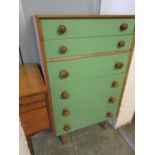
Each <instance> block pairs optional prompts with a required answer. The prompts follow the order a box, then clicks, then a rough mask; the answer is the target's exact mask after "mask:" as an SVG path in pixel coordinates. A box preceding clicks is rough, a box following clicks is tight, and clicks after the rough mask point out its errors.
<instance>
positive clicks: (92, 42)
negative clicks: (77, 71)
mask: <svg viewBox="0 0 155 155" xmlns="http://www.w3.org/2000/svg"><path fill="white" fill-rule="evenodd" d="M132 38H133V35H125V36H124V35H121V36H107V37H94V38H75V39H60V40H48V41H44V46H45V52H46V58H53V57H66V56H73V55H83V54H92V53H99V52H107V51H109V52H111V51H117V50H129V49H130V47H131V41H132ZM122 40H123V41H125V46H124V47H122V48H119V47H118V42H119V41H122ZM62 45H64V46H66V47H67V49H68V51H67V52H66V53H65V54H62V53H60V52H59V48H60V47H61V46H62Z"/></svg>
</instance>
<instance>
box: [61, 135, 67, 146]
mask: <svg viewBox="0 0 155 155" xmlns="http://www.w3.org/2000/svg"><path fill="white" fill-rule="evenodd" d="M60 141H61V144H66V143H67V136H65V135H61V136H60Z"/></svg>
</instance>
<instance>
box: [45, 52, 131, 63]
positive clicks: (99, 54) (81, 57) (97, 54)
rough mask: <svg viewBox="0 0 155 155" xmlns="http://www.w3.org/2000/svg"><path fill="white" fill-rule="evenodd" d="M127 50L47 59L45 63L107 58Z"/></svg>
mask: <svg viewBox="0 0 155 155" xmlns="http://www.w3.org/2000/svg"><path fill="white" fill-rule="evenodd" d="M128 52H129V51H128V50H125V51H111V52H101V53H93V54H86V55H75V56H68V57H57V58H49V59H47V60H46V62H47V63H49V62H55V61H68V60H75V59H84V58H91V57H99V56H108V55H112V54H120V53H128Z"/></svg>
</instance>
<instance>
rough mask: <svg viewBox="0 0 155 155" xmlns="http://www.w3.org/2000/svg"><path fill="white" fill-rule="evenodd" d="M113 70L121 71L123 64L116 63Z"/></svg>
mask: <svg viewBox="0 0 155 155" xmlns="http://www.w3.org/2000/svg"><path fill="white" fill-rule="evenodd" d="M115 68H116V69H121V68H123V63H122V62H117V63H116V64H115Z"/></svg>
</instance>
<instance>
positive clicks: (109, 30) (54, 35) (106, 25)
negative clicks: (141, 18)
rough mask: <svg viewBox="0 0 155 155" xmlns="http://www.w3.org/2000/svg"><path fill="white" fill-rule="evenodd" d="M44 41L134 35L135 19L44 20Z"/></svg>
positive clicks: (42, 23)
mask: <svg viewBox="0 0 155 155" xmlns="http://www.w3.org/2000/svg"><path fill="white" fill-rule="evenodd" d="M41 25H42V32H43V40H50V39H64V38H78V37H91V36H107V35H124V34H126V35H127V34H133V31H134V19H42V20H41Z"/></svg>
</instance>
